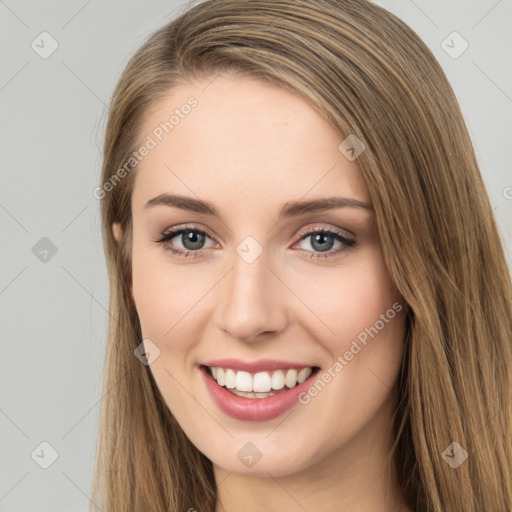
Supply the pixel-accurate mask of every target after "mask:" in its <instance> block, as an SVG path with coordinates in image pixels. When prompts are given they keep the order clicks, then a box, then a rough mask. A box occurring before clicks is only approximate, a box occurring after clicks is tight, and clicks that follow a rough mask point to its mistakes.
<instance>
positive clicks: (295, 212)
mask: <svg viewBox="0 0 512 512" xmlns="http://www.w3.org/2000/svg"><path fill="white" fill-rule="evenodd" d="M157 205H164V206H171V207H175V208H180V209H182V210H188V211H191V212H195V213H202V214H205V215H212V216H215V217H218V218H221V216H220V214H219V212H218V210H217V208H215V206H214V205H213V204H211V203H209V202H207V201H202V200H200V199H194V198H193V197H187V196H181V195H173V194H160V195H159V196H157V197H154V198H153V199H150V200H149V201H148V202H147V203H146V205H145V208H150V207H152V206H157ZM333 208H360V209H364V210H373V207H372V205H371V204H368V203H365V202H363V201H359V200H357V199H352V198H350V197H326V198H321V199H313V200H310V201H289V202H287V203H286V204H285V205H284V206H283V207H282V208H281V211H280V212H279V219H280V220H281V219H283V218H290V217H298V216H300V215H305V214H307V213H314V212H320V211H324V210H330V209H333Z"/></svg>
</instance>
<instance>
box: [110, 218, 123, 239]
mask: <svg viewBox="0 0 512 512" xmlns="http://www.w3.org/2000/svg"><path fill="white" fill-rule="evenodd" d="M112 232H113V233H114V238H115V239H116V240H117V241H118V242H121V241H122V239H123V230H122V229H121V224H119V222H114V224H112Z"/></svg>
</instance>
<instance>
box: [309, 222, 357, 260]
mask: <svg viewBox="0 0 512 512" xmlns="http://www.w3.org/2000/svg"><path fill="white" fill-rule="evenodd" d="M308 239H309V240H310V241H309V245H310V247H312V248H313V249H314V250H318V251H319V252H318V253H316V252H313V254H311V257H312V258H329V257H331V256H334V255H337V254H339V253H340V252H344V251H346V250H348V249H349V248H351V247H353V246H354V245H355V243H356V242H355V240H354V239H352V238H349V237H348V236H346V235H345V234H343V233H341V232H338V231H334V230H332V229H326V228H313V229H311V230H309V231H307V232H306V233H305V234H304V233H303V234H302V237H301V239H300V241H301V242H302V241H304V240H308ZM335 242H338V243H339V244H340V245H339V246H338V249H336V250H334V251H332V250H331V249H332V248H333V246H334V244H335ZM308 252H309V251H308ZM323 253H325V254H323Z"/></svg>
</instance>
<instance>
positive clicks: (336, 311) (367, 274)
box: [290, 247, 400, 354]
mask: <svg viewBox="0 0 512 512" xmlns="http://www.w3.org/2000/svg"><path fill="white" fill-rule="evenodd" d="M347 261H349V260H347ZM291 277H292V280H290V281H291V282H294V287H293V288H294V291H295V292H296V295H297V296H298V297H301V298H304V303H305V305H306V306H307V308H308V309H309V310H310V311H311V314H304V315H302V321H303V322H304V321H307V322H308V325H309V330H310V331H311V332H313V333H314V335H315V338H316V339H317V340H318V341H319V342H321V343H322V344H323V345H324V346H325V348H327V350H328V352H330V353H331V354H334V353H337V354H338V353H340V352H344V351H345V350H346V349H347V348H346V345H347V344H348V345H349V344H350V341H351V340H353V339H356V338H357V336H358V335H359V334H360V333H364V332H365V329H367V328H370V327H371V326H373V325H374V324H375V323H376V322H377V321H378V320H379V319H380V318H381V315H382V314H386V311H388V310H389V309H390V308H392V306H393V304H394V303H396V302H397V301H399V300H400V294H399V293H398V291H397V290H396V288H395V287H394V285H393V283H392V281H391V279H390V277H389V274H388V272H387V270H386V268H385V265H384V263H383V260H382V257H381V255H380V251H379V249H378V248H377V247H374V248H372V249H371V250H367V251H364V252H362V253H360V254H359V255H358V256H357V258H353V259H350V263H347V264H342V265H340V266H338V267H336V268H328V267H324V268H317V269H315V271H314V273H313V272H311V271H310V272H296V273H295V275H294V276H291ZM302 310H304V311H305V309H304V306H302ZM390 314H391V315H392V316H393V317H394V316H395V315H394V311H391V313H390ZM379 326H380V323H379ZM387 330H388V332H389V330H390V329H389V328H388V329H387ZM362 337H364V334H363V335H362Z"/></svg>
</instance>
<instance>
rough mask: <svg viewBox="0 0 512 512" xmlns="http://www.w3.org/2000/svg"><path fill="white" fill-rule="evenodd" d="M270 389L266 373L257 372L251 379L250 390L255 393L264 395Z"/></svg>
mask: <svg viewBox="0 0 512 512" xmlns="http://www.w3.org/2000/svg"><path fill="white" fill-rule="evenodd" d="M271 389H272V385H271V380H270V375H269V373H268V372H258V373H257V374H256V375H255V376H254V379H253V383H252V390H253V391H256V392H257V393H266V392H267V391H270V390H271Z"/></svg>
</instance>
